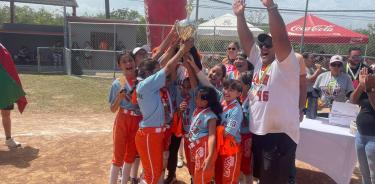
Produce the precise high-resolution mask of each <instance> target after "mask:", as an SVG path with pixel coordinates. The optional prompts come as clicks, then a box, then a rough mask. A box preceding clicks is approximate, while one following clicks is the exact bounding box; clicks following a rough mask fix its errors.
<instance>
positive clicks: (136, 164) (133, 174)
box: [130, 158, 141, 178]
mask: <svg viewBox="0 0 375 184" xmlns="http://www.w3.org/2000/svg"><path fill="white" fill-rule="evenodd" d="M140 162H141V160H140V159H139V158H136V159H135V161H134V162H133V164H132V169H131V171H130V177H131V178H138V177H137V176H138V169H139V164H140Z"/></svg>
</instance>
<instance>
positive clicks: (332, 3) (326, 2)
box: [33, 0, 375, 28]
mask: <svg viewBox="0 0 375 184" xmlns="http://www.w3.org/2000/svg"><path fill="white" fill-rule="evenodd" d="M222 1H225V2H229V3H231V2H232V0H222ZM77 2H78V5H79V8H78V9H77V14H78V15H83V14H85V13H88V14H96V13H98V12H102V13H104V11H105V10H104V6H105V5H104V0H77ZM199 2H200V5H201V6H202V7H201V8H200V9H199V17H203V18H206V19H207V18H209V17H216V16H220V15H223V14H225V13H232V11H231V7H230V6H229V5H223V4H219V3H215V2H212V1H210V0H199ZM275 2H276V3H278V5H279V8H286V9H299V10H303V9H304V8H305V2H306V1H305V0H275ZM359 2H360V3H359ZM110 4H111V7H110V8H111V9H118V8H129V9H133V10H137V11H139V12H140V13H142V14H144V6H143V0H110ZM208 6H214V8H207V7H208ZM247 6H253V7H254V6H255V7H262V5H261V2H260V1H259V0H247ZM33 7H36V8H38V7H41V6H37V5H34V6H33ZM46 7H48V6H46ZM47 9H50V7H49V8H47ZM309 9H311V10H348V9H351V10H353V9H355V10H375V3H374V0H310V3H309ZM193 11H195V10H193ZM316 15H318V16H320V17H322V18H323V19H326V20H328V21H331V22H334V23H336V24H339V25H342V26H344V27H348V28H366V27H367V24H368V23H375V13H374V12H372V13H360V12H357V13H347V12H345V13H331V12H329V13H316ZM282 16H283V17H284V20H285V22H286V23H288V22H290V21H292V20H295V19H297V18H300V17H302V16H303V13H291V12H288V13H283V14H282ZM353 16H354V17H353Z"/></svg>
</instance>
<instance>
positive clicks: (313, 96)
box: [302, 53, 324, 119]
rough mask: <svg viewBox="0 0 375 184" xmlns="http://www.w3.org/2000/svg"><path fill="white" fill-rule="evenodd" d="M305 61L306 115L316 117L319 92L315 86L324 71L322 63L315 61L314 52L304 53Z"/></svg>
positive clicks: (311, 117)
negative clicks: (315, 62)
mask: <svg viewBox="0 0 375 184" xmlns="http://www.w3.org/2000/svg"><path fill="white" fill-rule="evenodd" d="M302 56H303V61H304V62H305V65H306V85H307V86H306V87H307V107H306V117H307V118H310V119H314V118H315V117H316V116H317V105H318V104H317V103H318V98H319V94H318V93H317V92H316V91H315V90H314V88H313V86H314V83H315V81H316V79H317V78H318V76H319V75H320V74H321V73H322V72H323V71H324V70H323V69H322V65H320V64H315V65H314V63H313V59H314V55H313V54H312V53H303V55H302Z"/></svg>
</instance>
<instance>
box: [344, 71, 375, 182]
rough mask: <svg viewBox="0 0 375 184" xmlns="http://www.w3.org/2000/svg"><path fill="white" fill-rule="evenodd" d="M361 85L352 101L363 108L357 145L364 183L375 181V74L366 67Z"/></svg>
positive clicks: (361, 78)
mask: <svg viewBox="0 0 375 184" xmlns="http://www.w3.org/2000/svg"><path fill="white" fill-rule="evenodd" d="M359 83H360V84H359V85H358V86H357V88H356V89H355V90H354V92H353V93H352V94H351V96H350V101H351V102H352V103H354V104H358V105H359V106H360V107H361V110H360V112H359V114H358V116H357V120H356V123H357V128H358V133H357V134H356V140H355V146H356V150H357V157H358V162H359V167H360V170H361V173H362V182H363V183H364V184H374V183H375V111H374V109H375V76H374V75H368V69H367V68H364V69H362V70H361V72H360V74H359Z"/></svg>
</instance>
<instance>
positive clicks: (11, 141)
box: [5, 138, 21, 148]
mask: <svg viewBox="0 0 375 184" xmlns="http://www.w3.org/2000/svg"><path fill="white" fill-rule="evenodd" d="M5 144H6V145H7V146H8V147H9V148H17V147H20V146H21V143H19V142H17V141H15V140H14V139H13V138H10V139H7V140H5Z"/></svg>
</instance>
